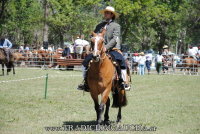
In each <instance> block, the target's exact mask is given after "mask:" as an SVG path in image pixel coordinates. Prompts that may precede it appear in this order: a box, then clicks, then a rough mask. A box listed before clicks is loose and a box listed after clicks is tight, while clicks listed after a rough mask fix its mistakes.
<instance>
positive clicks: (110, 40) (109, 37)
mask: <svg viewBox="0 0 200 134" xmlns="http://www.w3.org/2000/svg"><path fill="white" fill-rule="evenodd" d="M103 28H106V33H105V35H104V39H105V42H104V43H105V47H106V49H107V50H111V49H112V48H117V49H120V48H121V47H120V36H121V35H120V25H119V24H117V23H116V22H114V21H110V22H105V21H103V22H102V23H100V24H98V25H97V26H96V28H95V30H94V32H95V33H101V32H102V30H103Z"/></svg>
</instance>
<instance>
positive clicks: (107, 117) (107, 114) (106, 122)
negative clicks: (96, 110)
mask: <svg viewBox="0 0 200 134" xmlns="http://www.w3.org/2000/svg"><path fill="white" fill-rule="evenodd" d="M109 108H110V98H109V97H108V100H107V102H106V111H105V114H104V124H106V125H109V124H110V123H109Z"/></svg>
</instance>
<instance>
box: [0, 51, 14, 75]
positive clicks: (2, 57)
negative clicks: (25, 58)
mask: <svg viewBox="0 0 200 134" xmlns="http://www.w3.org/2000/svg"><path fill="white" fill-rule="evenodd" d="M0 64H1V65H2V75H3V76H4V66H6V67H7V75H8V74H9V72H10V71H11V68H13V74H15V68H14V56H13V55H11V56H10V61H9V62H8V60H7V58H6V54H5V51H4V50H3V49H2V48H0Z"/></svg>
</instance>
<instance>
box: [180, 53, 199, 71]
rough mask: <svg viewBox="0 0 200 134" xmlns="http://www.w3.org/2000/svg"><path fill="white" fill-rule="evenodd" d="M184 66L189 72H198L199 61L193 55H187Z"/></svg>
mask: <svg viewBox="0 0 200 134" xmlns="http://www.w3.org/2000/svg"><path fill="white" fill-rule="evenodd" d="M183 67H184V69H185V71H186V70H187V71H188V73H190V74H191V73H193V74H195V73H198V61H197V60H195V59H194V58H193V57H185V58H184V59H183Z"/></svg>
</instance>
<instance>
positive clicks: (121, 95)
mask: <svg viewBox="0 0 200 134" xmlns="http://www.w3.org/2000/svg"><path fill="white" fill-rule="evenodd" d="M104 34H105V30H103V32H102V33H99V34H95V33H93V37H92V39H91V41H92V45H91V49H92V51H93V59H92V61H90V65H89V68H88V77H87V82H88V86H89V88H90V94H91V97H92V99H93V101H94V105H95V110H96V115H97V123H98V124H102V123H103V121H102V114H103V112H104V106H106V109H105V114H104V124H109V107H110V98H109V94H110V92H111V91H112V92H113V105H112V107H116V108H119V109H118V115H117V122H120V121H121V118H122V116H121V107H122V106H126V104H127V100H126V93H125V90H121V89H120V88H119V87H120V86H119V84H118V81H117V80H116V79H115V78H116V74H117V73H116V69H115V66H114V64H113V63H112V61H111V60H110V58H109V56H108V55H107V54H106V52H105V51H104V44H103V42H104V38H103V37H104ZM99 95H101V102H100V105H99V101H98V96H99Z"/></svg>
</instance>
